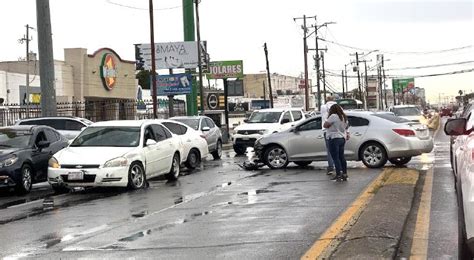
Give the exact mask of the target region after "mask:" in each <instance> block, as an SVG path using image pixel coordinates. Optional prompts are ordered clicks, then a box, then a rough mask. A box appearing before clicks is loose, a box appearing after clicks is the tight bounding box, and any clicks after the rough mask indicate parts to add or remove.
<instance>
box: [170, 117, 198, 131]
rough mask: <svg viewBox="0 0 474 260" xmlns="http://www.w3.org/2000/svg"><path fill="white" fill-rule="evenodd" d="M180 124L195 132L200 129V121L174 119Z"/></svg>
mask: <svg viewBox="0 0 474 260" xmlns="http://www.w3.org/2000/svg"><path fill="white" fill-rule="evenodd" d="M173 120H176V121H178V122H181V123H183V124H185V125H187V126H189V127H191V128H192V129H194V130H198V128H199V119H192V118H173Z"/></svg>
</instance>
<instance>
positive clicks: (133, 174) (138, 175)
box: [127, 162, 146, 190]
mask: <svg viewBox="0 0 474 260" xmlns="http://www.w3.org/2000/svg"><path fill="white" fill-rule="evenodd" d="M145 186H146V174H145V169H144V168H143V165H142V164H141V163H139V162H134V163H132V165H130V168H129V169H128V184H127V187H128V188H129V189H131V190H137V189H142V188H144V187H145Z"/></svg>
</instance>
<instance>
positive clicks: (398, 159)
mask: <svg viewBox="0 0 474 260" xmlns="http://www.w3.org/2000/svg"><path fill="white" fill-rule="evenodd" d="M388 160H389V161H390V162H391V163H392V164H393V165H396V166H402V165H405V164H407V163H409V162H410V161H411V156H410V157H396V158H390V159H388Z"/></svg>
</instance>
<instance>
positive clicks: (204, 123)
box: [199, 118, 214, 151]
mask: <svg viewBox="0 0 474 260" xmlns="http://www.w3.org/2000/svg"><path fill="white" fill-rule="evenodd" d="M200 121H201V122H200V126H199V130H200V131H201V132H202V134H203V135H204V136H205V137H206V141H207V148H208V149H209V151H212V149H213V148H214V147H213V146H212V140H210V139H211V131H203V130H202V129H203V128H204V127H209V128H210V126H209V125H208V124H207V123H208V122H207V121H206V119H205V118H201V119H200Z"/></svg>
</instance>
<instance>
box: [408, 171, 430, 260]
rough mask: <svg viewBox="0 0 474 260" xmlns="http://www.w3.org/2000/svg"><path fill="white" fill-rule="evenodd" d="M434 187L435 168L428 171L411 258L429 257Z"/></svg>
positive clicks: (417, 218)
mask: <svg viewBox="0 0 474 260" xmlns="http://www.w3.org/2000/svg"><path fill="white" fill-rule="evenodd" d="M432 188H433V168H430V169H429V170H428V171H427V172H426V177H425V183H424V184H423V193H422V194H421V200H420V206H419V208H418V214H417V217H416V224H415V232H414V234H413V242H412V244H411V252H410V259H427V258H428V242H429V235H430V234H429V232H430V212H431V193H432Z"/></svg>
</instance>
